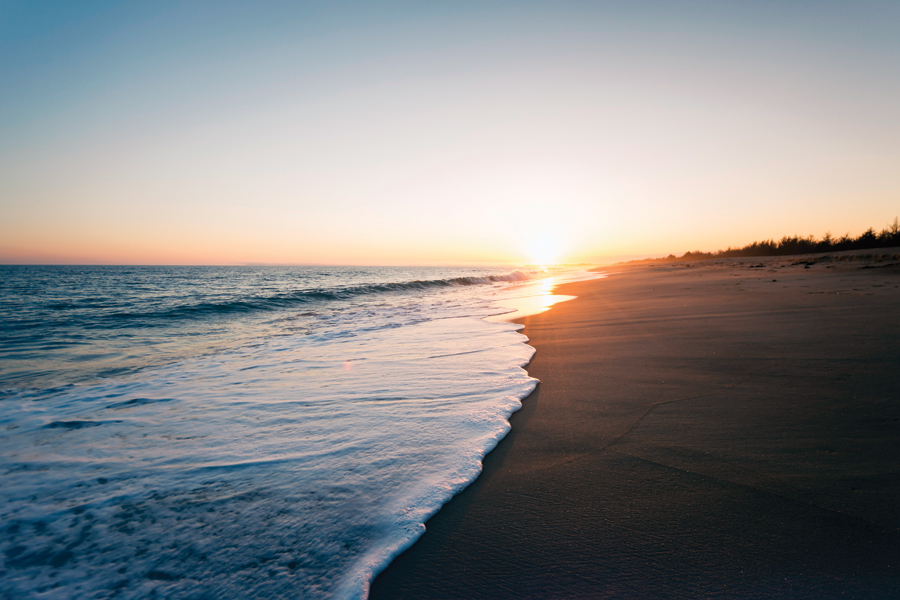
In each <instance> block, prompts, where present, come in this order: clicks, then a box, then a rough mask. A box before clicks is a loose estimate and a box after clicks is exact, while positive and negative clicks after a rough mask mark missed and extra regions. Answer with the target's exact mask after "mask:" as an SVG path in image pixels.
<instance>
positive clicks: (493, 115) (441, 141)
mask: <svg viewBox="0 0 900 600" xmlns="http://www.w3.org/2000/svg"><path fill="white" fill-rule="evenodd" d="M898 107H900V2H897V1H896V0H892V1H889V2H853V3H850V2H790V1H777V2H775V1H773V2H754V1H748V2H724V1H716V2H679V1H677V0H676V1H669V2H643V1H640V0H637V1H622V2H546V3H528V2H489V1H486V2H471V3H469V2H452V3H449V2H443V3H437V2H433V3H426V2H365V3H344V2H328V3H325V2H321V3H320V2H315V3H313V2H307V3H304V2H272V1H260V2H253V3H250V2H227V1H217V2H202V1H200V2H181V1H179V2H167V1H164V0H160V1H154V2H93V1H90V0H81V1H79V2H66V1H60V2H45V1H40V0H35V1H25V0H22V1H19V0H15V1H10V0H0V263H12V264H20V263H45V264H46V263H64V264H345V265H432V264H434V265H468V264H489V263H490V264H499V263H502V264H523V263H544V262H555V261H567V262H598V263H602V262H609V261H614V260H621V259H625V258H635V257H643V256H658V255H667V254H669V253H675V254H681V253H683V252H685V251H688V250H705V251H711V250H717V249H719V248H725V247H727V246H740V245H744V244H747V243H749V242H752V241H754V240H762V239H768V238H775V239H778V238H780V237H782V236H783V235H793V234H800V235H810V234H814V235H817V236H821V235H822V234H824V233H825V232H827V231H830V232H831V233H833V234H836V235H840V234H843V233H847V232H849V233H851V234H852V235H857V234H859V233H861V232H862V231H863V230H865V229H867V228H868V227H875V228H876V230H880V229H881V228H883V227H885V226H887V224H888V223H889V222H890V221H892V220H893V218H894V217H895V216H897V215H898V214H900V109H898Z"/></svg>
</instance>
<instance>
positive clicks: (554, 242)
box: [526, 235, 562, 266]
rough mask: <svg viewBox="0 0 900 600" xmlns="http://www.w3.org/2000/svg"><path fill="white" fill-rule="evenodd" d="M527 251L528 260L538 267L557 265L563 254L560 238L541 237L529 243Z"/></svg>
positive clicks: (530, 240) (531, 239) (532, 239)
mask: <svg viewBox="0 0 900 600" xmlns="http://www.w3.org/2000/svg"><path fill="white" fill-rule="evenodd" d="M526 251H527V253H528V258H529V259H530V260H531V261H532V262H533V263H534V264H536V265H541V266H547V265H555V264H557V263H558V262H559V257H560V255H561V254H562V244H561V243H560V241H559V239H558V238H555V237H553V236H548V235H541V236H537V237H532V238H530V239H529V240H528V241H527V247H526Z"/></svg>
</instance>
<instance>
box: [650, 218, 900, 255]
mask: <svg viewBox="0 0 900 600" xmlns="http://www.w3.org/2000/svg"><path fill="white" fill-rule="evenodd" d="M895 246H900V220H898V218H897V217H894V222H893V223H891V224H890V225H888V226H887V227H885V228H884V229H882V230H881V232H880V233H876V232H875V229H873V228H872V227H869V228H868V229H867V230H865V231H864V232H862V233H861V234H860V235H859V236H858V237H851V236H850V234H849V233H845V234H844V235H842V236H841V237H834V236H832V235H831V232H828V233H826V234H825V235H824V236H822V237H821V238H816V237H815V236H813V235H810V236H808V237H801V236H799V235H794V236H787V235H786V236H784V237H783V238H781V239H780V240H779V241H777V242H776V241H774V240H765V241H762V242H753V243H752V244H747V245H746V246H744V247H742V248H732V247H731V246H729V247H728V249H727V250H718V251H716V252H701V251H700V250H695V251H694V252H685V253H684V254H683V255H681V256H675V255H674V254H670V255H668V256H666V257H661V258H647V259H644V260H639V261H633V262H669V261H676V260H706V259H709V258H730V257H749V256H787V255H791V254H813V253H816V252H840V251H842V250H869V249H873V248H891V247H895Z"/></svg>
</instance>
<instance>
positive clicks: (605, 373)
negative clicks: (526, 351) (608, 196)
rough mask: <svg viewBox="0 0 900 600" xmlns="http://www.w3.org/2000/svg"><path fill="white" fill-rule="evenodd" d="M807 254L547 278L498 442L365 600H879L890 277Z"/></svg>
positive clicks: (891, 571)
mask: <svg viewBox="0 0 900 600" xmlns="http://www.w3.org/2000/svg"><path fill="white" fill-rule="evenodd" d="M894 253H895V255H896V256H898V257H900V251H897V250H894ZM839 258H841V257H839ZM819 259H821V257H812V259H811V260H809V261H807V260H806V259H805V258H797V257H789V258H780V259H763V260H759V259H739V260H720V261H708V262H704V263H693V264H691V263H676V264H670V265H656V266H649V265H644V266H631V267H624V268H618V269H610V270H608V272H609V273H611V275H610V276H609V277H608V278H606V279H601V280H596V281H589V282H583V283H575V284H569V285H567V286H562V287H560V288H559V289H558V290H557V292H558V293H561V294H570V295H575V296H578V298H577V299H576V300H572V301H570V302H564V303H561V304H558V305H556V306H555V307H553V308H552V309H551V310H549V311H547V312H545V313H542V314H539V315H534V316H531V317H527V318H525V319H523V320H522V322H523V323H524V324H525V326H526V329H525V333H526V334H527V335H528V336H529V338H530V339H531V343H532V344H533V345H534V346H535V347H536V348H537V354H536V355H535V358H534V360H533V361H532V363H531V364H530V365H529V367H528V371H529V373H530V374H531V375H532V376H534V377H537V378H538V379H540V380H541V384H540V385H539V386H538V389H537V390H536V391H535V392H534V393H533V394H532V395H531V396H529V397H528V398H527V399H526V400H525V401H524V406H523V408H522V410H521V411H519V412H518V413H516V414H515V415H513V418H512V420H511V423H512V432H511V433H510V434H509V435H508V436H507V437H506V438H505V439H504V440H503V441H502V442H501V443H500V445H499V446H498V447H497V449H495V450H494V451H493V452H492V453H491V454H489V455H488V456H487V458H486V459H485V463H484V472H483V474H482V476H481V477H479V479H478V480H476V482H475V483H473V484H472V485H471V486H470V487H469V488H467V489H466V490H464V491H463V492H462V493H461V494H460V495H458V496H457V497H456V498H454V499H453V500H452V501H451V502H450V503H449V504H447V505H446V506H445V507H444V508H443V509H442V510H441V511H440V512H439V513H438V514H437V515H435V516H434V517H433V518H432V519H431V520H429V521H428V523H427V524H426V527H427V532H426V533H425V535H424V536H423V537H422V538H421V539H420V540H419V541H418V542H417V543H416V544H415V545H414V546H413V547H412V548H410V549H409V550H407V551H406V552H405V553H403V554H402V555H401V556H399V557H398V558H397V559H396V560H395V561H394V562H393V563H392V564H391V565H390V566H389V567H388V568H387V570H385V571H384V572H383V573H382V574H381V575H379V577H377V578H376V580H375V582H374V583H373V586H372V590H371V597H372V598H375V599H391V600H399V599H404V598H416V599H420V600H422V599H432V598H433V599H437V598H453V599H479V598H492V599H497V598H517V599H518V598H701V597H721V598H735V597H737V598H784V597H790V598H837V597H847V598H898V597H900V266H896V265H897V262H898V261H897V260H896V259H893V260H892V259H887V260H885V259H884V258H882V259H881V260H874V259H872V260H867V259H859V258H858V257H857V260H852V261H851V260H837V261H834V260H831V259H829V260H819ZM891 264H893V265H895V266H889V265H891Z"/></svg>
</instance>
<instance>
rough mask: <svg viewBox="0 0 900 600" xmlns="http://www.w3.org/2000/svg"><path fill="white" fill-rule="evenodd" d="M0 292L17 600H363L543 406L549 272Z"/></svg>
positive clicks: (146, 277) (309, 274)
mask: <svg viewBox="0 0 900 600" xmlns="http://www.w3.org/2000/svg"><path fill="white" fill-rule="evenodd" d="M2 271H3V273H2V274H3V275H4V277H3V284H2V288H0V293H2V298H3V300H4V302H3V308H2V313H0V317H2V319H3V321H2V322H3V328H2V334H0V335H2V338H0V341H2V344H0V352H2V354H0V358H2V361H0V385H2V387H3V391H2V396H0V402H2V407H3V412H2V418H0V441H2V446H0V447H2V450H0V469H2V471H0V478H2V479H0V481H2V485H0V514H2V522H3V526H4V528H5V535H4V536H3V537H2V539H0V556H2V561H3V562H2V566H0V569H2V580H0V591H2V592H3V593H4V594H5V595H9V596H13V597H26V598H27V597H39V596H40V597H52V598H57V597H58V598H70V597H84V598H106V597H129V598H143V597H152V596H154V595H161V596H164V597H171V598H200V597H215V598H255V597H266V598H282V597H284V598H287V597H290V598H296V597H303V598H326V597H328V598H331V597H338V598H340V597H344V598H356V597H364V596H365V593H366V590H367V588H368V583H369V581H370V580H371V578H372V577H373V576H374V574H375V573H376V572H377V571H378V570H380V569H381V568H383V567H384V566H385V565H386V564H387V562H388V561H389V560H390V559H391V558H392V557H393V556H394V555H396V553H398V552H399V551H400V550H402V549H403V548H405V547H406V546H408V545H409V544H410V543H412V541H414V540H415V539H416V538H417V537H418V536H419V535H420V534H421V532H422V531H423V529H424V526H423V525H422V523H424V521H425V520H426V519H427V518H428V517H429V516H430V515H431V514H433V513H434V512H435V511H436V510H437V509H438V508H439V507H440V506H441V505H442V504H443V503H445V502H446V501H447V500H448V499H449V498H450V497H451V496H452V495H453V494H454V493H455V492H457V491H458V490H459V489H460V488H461V487H463V486H465V485H466V484H468V483H469V482H470V481H472V480H473V479H474V478H475V477H476V476H477V474H478V472H479V471H480V468H481V465H480V460H481V458H482V457H483V455H484V453H485V452H487V451H489V450H490V449H491V448H492V447H493V446H494V445H495V444H496V442H497V441H498V440H499V439H500V438H502V436H503V435H505V433H506V432H507V431H508V429H509V425H508V422H507V418H508V417H509V415H510V413H511V412H513V411H515V410H517V409H518V408H519V407H520V406H521V404H520V400H521V399H522V398H524V397H525V396H526V395H527V394H528V393H529V392H530V391H531V390H532V389H533V388H534V385H535V380H533V379H531V378H530V377H528V375H527V374H526V373H525V371H524V370H523V369H522V367H523V366H524V365H525V364H526V363H527V362H528V360H529V359H530V357H531V355H532V353H533V350H532V348H531V347H529V346H527V345H525V344H524V343H523V342H524V341H525V338H524V336H522V335H521V334H519V333H518V332H517V330H518V326H516V325H512V324H509V323H494V322H488V321H486V320H484V317H486V316H489V315H492V314H497V313H499V312H503V311H504V310H506V309H503V308H502V307H500V306H499V303H501V301H503V300H504V299H507V298H509V297H514V296H522V295H526V296H527V295H528V293H526V292H523V290H524V288H523V287H522V286H523V285H526V286H527V285H529V284H528V282H529V280H530V281H534V280H536V279H539V278H540V277H542V276H543V274H542V273H527V272H525V273H523V272H512V271H510V270H509V269H494V270H485V269H481V270H478V269H345V268H275V267H255V268H249V267H248V268H225V267H221V268H220V267H203V268H193V267H145V268H126V267H3V268H2Z"/></svg>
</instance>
